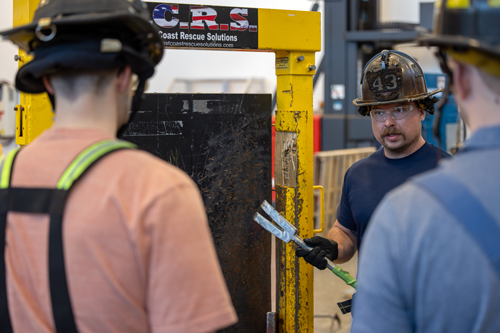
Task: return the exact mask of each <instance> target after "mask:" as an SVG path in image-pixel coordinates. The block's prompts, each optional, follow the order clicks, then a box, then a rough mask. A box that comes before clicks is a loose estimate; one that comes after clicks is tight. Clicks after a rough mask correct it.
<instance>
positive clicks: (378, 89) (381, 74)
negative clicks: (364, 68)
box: [366, 68, 402, 100]
mask: <svg viewBox="0 0 500 333" xmlns="http://www.w3.org/2000/svg"><path fill="white" fill-rule="evenodd" d="M366 79H367V81H368V86H369V89H370V90H371V91H372V93H373V95H374V97H375V98H376V99H377V100H391V99H394V98H395V97H397V95H399V93H398V92H399V90H400V89H401V84H402V71H401V68H393V69H382V70H380V71H377V72H369V73H367V75H366Z"/></svg>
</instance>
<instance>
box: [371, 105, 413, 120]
mask: <svg viewBox="0 0 500 333" xmlns="http://www.w3.org/2000/svg"><path fill="white" fill-rule="evenodd" d="M412 111H413V105H411V104H407V105H400V106H396V107H393V108H392V109H388V110H381V109H373V110H371V111H370V115H371V116H372V118H373V119H375V121H378V122H383V121H385V120H386V119H387V115H388V114H390V115H391V118H392V119H394V120H400V119H403V118H405V117H407V116H408V115H409V114H410V113H411V112H412Z"/></svg>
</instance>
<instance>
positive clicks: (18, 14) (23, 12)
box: [13, 0, 54, 145]
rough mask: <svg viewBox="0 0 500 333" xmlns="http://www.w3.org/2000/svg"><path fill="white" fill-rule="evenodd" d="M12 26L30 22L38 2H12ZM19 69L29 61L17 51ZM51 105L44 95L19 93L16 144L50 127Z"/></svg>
mask: <svg viewBox="0 0 500 333" xmlns="http://www.w3.org/2000/svg"><path fill="white" fill-rule="evenodd" d="M13 1H14V13H13V14H14V16H13V23H14V26H19V25H23V24H27V23H29V22H31V19H32V18H33V15H34V13H35V10H36V8H37V6H38V3H39V2H40V0H13ZM17 59H18V62H19V68H21V66H23V65H24V64H26V63H27V62H28V61H30V56H29V55H27V54H26V52H24V51H22V50H19V55H18V57H17ZM53 116H54V115H53V113H52V105H51V104H50V100H49V97H48V96H47V94H46V93H43V94H36V95H33V94H26V93H21V98H20V105H18V106H17V107H16V143H17V144H19V145H27V144H28V143H30V142H31V141H33V140H34V139H35V138H36V137H37V136H38V135H40V134H41V133H42V132H43V131H44V130H46V129H47V128H49V127H50V126H52V118H53Z"/></svg>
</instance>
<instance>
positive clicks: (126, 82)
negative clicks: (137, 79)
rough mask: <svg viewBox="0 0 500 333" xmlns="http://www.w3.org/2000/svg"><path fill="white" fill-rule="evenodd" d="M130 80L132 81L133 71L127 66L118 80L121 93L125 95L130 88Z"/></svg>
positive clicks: (119, 74)
mask: <svg viewBox="0 0 500 333" xmlns="http://www.w3.org/2000/svg"><path fill="white" fill-rule="evenodd" d="M130 80H132V69H131V68H130V66H125V67H124V68H123V69H122V70H121V71H120V72H118V77H117V78H116V84H117V88H118V92H119V93H124V92H125V91H126V90H127V89H128V88H129V87H130Z"/></svg>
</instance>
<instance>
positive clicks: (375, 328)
mask: <svg viewBox="0 0 500 333" xmlns="http://www.w3.org/2000/svg"><path fill="white" fill-rule="evenodd" d="M436 11H437V12H435V18H436V20H435V22H434V30H433V33H432V34H430V35H428V36H424V37H421V39H420V42H421V43H422V44H423V45H431V46H438V47H439V52H438V55H439V59H440V62H441V65H442V67H443V71H444V72H445V73H447V74H448V76H449V77H451V80H450V82H451V91H452V92H453V96H454V98H455V101H456V102H457V105H458V107H459V111H460V114H461V116H462V118H463V119H464V121H465V123H466V124H467V127H468V129H469V132H470V136H469V138H468V139H467V140H466V141H465V143H464V145H463V147H462V148H461V149H460V151H459V152H458V154H457V155H456V157H455V158H454V159H453V160H449V161H445V162H443V163H442V165H440V167H439V168H437V169H435V170H433V171H432V172H428V173H426V174H424V175H420V176H419V177H416V178H415V179H413V180H411V181H410V182H407V183H406V184H405V185H403V186H401V187H399V188H397V189H396V190H394V191H392V192H390V193H389V194H388V195H387V196H386V197H385V198H384V200H383V201H382V203H381V204H380V205H379V207H378V208H377V210H376V212H375V213H374V216H373V218H372V220H371V221H370V226H369V227H368V230H367V232H366V235H365V240H364V243H363V248H362V249H361V252H360V263H359V270H358V292H357V296H356V300H355V302H354V313H355V316H354V322H353V326H352V330H351V332H352V333H364V332H399V333H409V332H422V333H426V332H429V333H430V332H441V333H446V332H450V333H451V332H452V333H466V332H467V333H476V332H482V333H490V332H491V333H497V332H500V315H499V313H500V204H499V203H500V25H499V24H498V22H500V4H499V3H498V2H494V1H488V2H486V1H477V0H476V1H474V0H470V1H460V2H459V1H450V0H448V1H438V2H436Z"/></svg>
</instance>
